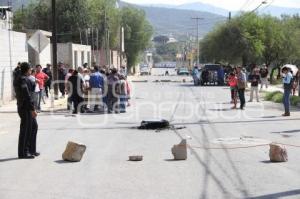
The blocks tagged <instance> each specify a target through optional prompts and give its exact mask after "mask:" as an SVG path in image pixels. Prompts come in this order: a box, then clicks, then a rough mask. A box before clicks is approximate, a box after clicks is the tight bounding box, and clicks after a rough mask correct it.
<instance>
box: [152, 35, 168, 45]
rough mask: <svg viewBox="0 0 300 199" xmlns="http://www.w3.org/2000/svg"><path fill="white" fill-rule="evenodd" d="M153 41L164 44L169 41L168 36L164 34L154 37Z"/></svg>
mask: <svg viewBox="0 0 300 199" xmlns="http://www.w3.org/2000/svg"><path fill="white" fill-rule="evenodd" d="M153 41H154V42H155V43H160V44H166V43H167V42H168V41H169V37H167V36H164V35H159V36H156V37H154V39H153Z"/></svg>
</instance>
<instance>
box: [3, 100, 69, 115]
mask: <svg viewBox="0 0 300 199" xmlns="http://www.w3.org/2000/svg"><path fill="white" fill-rule="evenodd" d="M45 102H46V103H45V104H44V103H43V102H41V107H42V112H50V111H57V110H61V109H66V108H67V98H60V99H58V100H54V101H53V102H52V100H51V97H50V98H48V99H47V98H46V97H45ZM16 111H17V101H16V100H12V101H10V102H7V103H6V104H3V105H1V106H0V113H6V112H16Z"/></svg>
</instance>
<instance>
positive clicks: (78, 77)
mask: <svg viewBox="0 0 300 199" xmlns="http://www.w3.org/2000/svg"><path fill="white" fill-rule="evenodd" d="M60 70H62V69H60ZM64 79H65V83H64V87H65V90H64V93H66V94H67V95H68V109H69V110H71V109H72V107H73V114H77V113H78V112H80V113H93V112H103V113H105V112H107V113H125V112H126V107H127V106H129V105H130V103H129V99H130V87H129V84H128V81H127V77H126V73H125V72H124V70H120V72H119V71H118V70H117V69H116V68H111V69H107V68H106V67H101V68H100V67H98V66H94V67H93V68H87V67H86V68H84V67H78V69H77V70H73V69H69V72H68V74H67V75H66V76H65V78H64Z"/></svg>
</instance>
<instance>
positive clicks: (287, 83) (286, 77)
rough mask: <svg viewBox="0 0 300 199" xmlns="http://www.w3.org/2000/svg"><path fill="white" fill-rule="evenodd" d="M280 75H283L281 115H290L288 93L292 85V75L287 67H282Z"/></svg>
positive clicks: (289, 93)
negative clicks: (282, 110)
mask: <svg viewBox="0 0 300 199" xmlns="http://www.w3.org/2000/svg"><path fill="white" fill-rule="evenodd" d="M282 77H283V88H284V94H283V105H284V111H285V112H284V114H282V116H284V117H286V116H290V95H291V90H292V85H293V75H292V73H291V72H290V70H289V69H288V68H287V67H284V68H283V69H282Z"/></svg>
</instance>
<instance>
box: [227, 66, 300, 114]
mask: <svg viewBox="0 0 300 199" xmlns="http://www.w3.org/2000/svg"><path fill="white" fill-rule="evenodd" d="M281 74H282V83H283V90H284V94H283V105H284V110H285V112H284V113H283V115H282V116H290V95H291V94H293V95H294V94H295V90H296V88H297V87H299V84H300V81H299V80H300V78H299V77H300V72H298V73H297V74H296V76H293V74H292V70H291V69H290V68H288V67H284V68H282V70H281ZM268 75H269V71H268V67H267V66H265V65H264V66H263V67H261V68H258V67H254V68H253V69H252V71H251V72H250V74H249V75H248V76H247V75H246V71H245V70H244V69H243V68H242V67H237V68H233V69H232V71H231V72H230V73H229V75H228V77H227V82H228V85H229V86H230V92H231V103H232V104H233V107H232V109H236V108H237V103H238V100H239V101H240V109H241V110H243V109H244V108H245V106H246V99H245V89H246V87H248V85H247V82H249V83H250V99H249V101H248V102H253V100H254V95H255V100H256V101H257V102H260V96H259V91H261V90H262V89H263V88H264V87H265V88H266V89H267V88H268V84H269V82H268ZM259 85H260V88H259Z"/></svg>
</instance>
